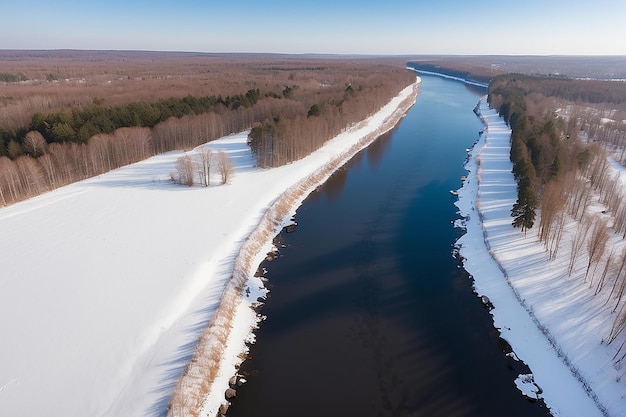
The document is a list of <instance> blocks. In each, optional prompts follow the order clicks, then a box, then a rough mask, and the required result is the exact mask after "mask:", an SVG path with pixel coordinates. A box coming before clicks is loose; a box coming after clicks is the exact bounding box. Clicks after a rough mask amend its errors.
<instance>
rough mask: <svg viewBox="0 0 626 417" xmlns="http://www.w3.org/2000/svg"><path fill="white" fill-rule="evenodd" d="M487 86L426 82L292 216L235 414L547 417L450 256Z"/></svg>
mask: <svg viewBox="0 0 626 417" xmlns="http://www.w3.org/2000/svg"><path fill="white" fill-rule="evenodd" d="M484 93H485V90H484V89H480V88H477V87H470V86H467V85H465V84H463V83H461V82H459V81H453V80H449V79H444V78H440V77H436V76H431V75H424V76H422V84H421V86H420V94H419V96H418V97H417V101H416V104H415V105H414V106H413V107H412V108H411V109H410V110H409V112H408V113H407V115H406V117H405V118H404V119H403V120H402V121H401V122H400V123H399V124H398V126H396V128H395V129H394V130H392V131H391V132H389V133H388V134H385V135H383V136H381V137H380V138H379V139H378V140H377V141H375V142H374V143H373V144H372V145H370V146H369V147H368V148H366V149H365V150H363V151H362V152H360V153H359V154H358V155H357V156H355V157H354V158H353V159H352V160H351V161H350V162H349V163H348V164H346V166H344V167H343V168H342V169H340V170H339V171H337V172H336V173H335V174H334V175H333V176H332V177H331V178H330V179H329V180H328V181H327V182H326V183H325V184H324V185H323V186H322V187H320V188H319V189H318V190H317V191H315V192H314V193H312V194H311V195H310V196H309V197H308V198H307V199H306V200H305V201H304V203H303V205H302V206H301V207H300V208H299V209H298V212H297V214H296V218H295V221H296V222H297V228H296V229H295V231H293V232H291V233H287V232H286V231H284V232H283V233H281V234H280V235H279V236H278V237H277V242H278V245H279V246H280V251H279V257H278V258H277V259H275V260H273V261H271V262H265V263H264V264H263V265H262V266H263V267H264V268H266V269H267V271H268V272H267V274H266V278H267V279H268V287H269V289H270V293H269V297H268V299H267V300H266V303H265V304H264V305H263V306H262V307H261V308H260V309H259V312H260V313H261V314H263V315H265V316H267V319H266V320H265V321H264V322H263V323H262V324H261V326H260V328H259V329H258V330H257V332H256V338H257V341H256V343H255V344H254V345H252V346H251V352H250V355H249V357H248V358H247V359H246V361H245V362H244V363H243V364H242V367H241V369H240V372H241V374H243V375H244V376H245V378H246V380H247V382H246V383H245V384H244V385H243V386H242V387H241V388H239V389H238V391H237V396H236V398H234V399H233V401H232V405H231V407H230V409H229V410H228V415H229V416H230V417H239V416H272V417H276V416H321V415H323V416H360V417H365V416H450V417H456V416H459V417H460V416H481V417H489V416H524V417H533V416H549V415H550V413H549V412H548V411H547V409H546V407H545V405H544V404H543V403H542V402H531V401H529V400H527V399H525V398H524V397H523V396H522V395H521V393H520V392H519V391H518V390H517V388H516V387H515V384H514V380H515V379H516V377H517V376H518V375H519V374H520V373H528V372H529V371H528V369H526V367H525V365H524V364H523V363H520V362H517V361H515V360H514V359H513V358H512V357H511V355H507V352H508V346H507V345H506V342H504V341H503V340H502V339H500V338H499V336H498V332H497V331H496V330H495V329H494V327H493V322H492V319H491V316H490V315H489V312H488V310H487V309H486V308H485V307H484V306H483V305H482V303H481V302H480V300H479V299H478V298H477V297H476V295H475V294H474V293H473V291H472V281H471V278H470V277H469V276H468V274H467V273H466V272H465V271H464V270H463V269H462V267H461V265H460V262H459V260H458V259H456V258H455V257H454V256H453V249H454V247H453V246H454V242H455V240H456V239H457V237H458V235H459V233H462V232H460V231H459V230H457V229H455V228H454V225H453V222H454V220H455V219H456V218H458V214H457V211H456V207H455V206H454V199H455V197H454V196H452V195H451V194H450V192H449V191H450V190H455V189H457V188H459V187H460V185H461V179H460V177H461V176H463V175H464V174H465V170H464V169H463V162H464V160H465V158H466V151H465V149H466V148H469V147H471V146H472V145H473V143H474V142H475V141H476V140H477V138H478V134H479V131H480V130H481V129H482V127H483V126H482V125H481V123H480V122H479V120H478V118H477V117H476V116H475V115H474V113H473V112H472V109H473V108H474V106H475V105H476V103H477V102H478V99H479V97H480V96H481V95H482V94H484Z"/></svg>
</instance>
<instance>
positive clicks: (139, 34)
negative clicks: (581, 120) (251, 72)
mask: <svg viewBox="0 0 626 417" xmlns="http://www.w3.org/2000/svg"><path fill="white" fill-rule="evenodd" d="M0 49H140V50H159V51H202V52H278V53H356V54H514V55H517V54H562V55H577V54H581V55H602V54H611V55H626V1H624V0H582V1H580V0H579V1H572V0H569V1H564V0H554V1H552V0H526V1H524V2H509V1H506V0H497V1H495V0H482V1H481V0H478V1H468V0H433V1H430V2H424V1H421V0H377V1H370V0H361V1H359V2H357V1H341V0H333V1H329V0H316V1H313V0H309V1H300V0H292V1H283V0H276V1H267V0H257V1H255V0H223V1H212V0H204V1H203V0H178V1H163V0H152V1H148V0H138V1H133V0H99V1H92V0H80V1H79V0H55V1H50V0H48V1H45V0H29V1H26V2H19V1H16V0H0Z"/></svg>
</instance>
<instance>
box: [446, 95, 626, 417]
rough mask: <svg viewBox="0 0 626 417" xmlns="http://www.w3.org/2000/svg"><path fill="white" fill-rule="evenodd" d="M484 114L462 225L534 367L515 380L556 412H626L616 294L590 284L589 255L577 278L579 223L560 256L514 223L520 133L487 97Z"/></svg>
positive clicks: (467, 248) (481, 283)
mask: <svg viewBox="0 0 626 417" xmlns="http://www.w3.org/2000/svg"><path fill="white" fill-rule="evenodd" d="M480 110H481V113H482V115H483V118H484V120H485V122H486V124H487V128H486V130H485V133H484V134H483V135H481V138H480V140H479V141H478V142H477V144H476V145H475V146H474V148H473V149H472V151H471V152H470V154H469V158H468V162H467V169H468V171H469V174H468V176H467V180H466V181H465V183H464V185H463V187H462V188H461V190H459V199H458V202H457V206H458V207H459V211H460V214H461V215H462V216H463V217H466V220H465V221H462V222H459V223H460V225H463V224H464V226H465V227H466V228H467V233H466V234H465V235H464V236H462V237H461V238H460V239H459V241H458V244H459V245H460V254H461V256H462V257H463V258H464V266H465V269H466V270H467V271H468V272H469V273H470V274H471V275H472V276H473V278H474V281H475V284H474V285H475V288H476V291H477V293H478V294H479V295H486V296H487V297H488V298H489V299H490V301H491V302H492V303H493V305H494V306H495V308H494V309H493V310H491V313H492V315H493V318H494V324H495V326H496V328H498V329H499V330H500V332H501V334H502V337H503V338H504V339H505V340H507V341H508V342H509V343H510V345H511V346H512V348H513V350H514V352H515V354H516V355H517V357H518V358H519V359H521V360H523V361H524V362H525V363H527V364H528V365H529V367H530V369H531V370H532V375H525V376H520V377H519V378H518V379H517V380H516V381H515V383H516V384H517V385H518V387H519V388H520V389H521V390H522V391H523V392H525V393H526V395H528V396H529V397H534V396H537V395H538V396H539V397H541V398H543V399H544V400H545V402H546V404H547V405H548V407H549V408H550V409H551V411H552V413H553V415H555V416H562V417H574V416H580V417H593V416H601V415H606V416H615V417H616V416H624V415H626V398H625V396H626V384H625V381H624V380H623V379H622V377H623V374H624V370H623V369H622V370H620V369H619V366H615V364H614V361H613V359H612V358H613V356H614V354H615V352H616V350H617V348H618V347H619V346H620V345H621V344H622V342H623V341H624V340H625V338H624V335H622V336H621V337H620V338H619V339H618V340H616V341H614V342H613V344H611V345H607V344H606V343H604V342H603V339H604V338H607V337H608V333H609V331H610V325H611V324H612V322H613V320H614V314H611V312H610V309H611V307H609V306H603V304H604V301H605V300H606V296H602V297H600V296H596V297H594V296H593V290H592V289H590V288H589V285H588V284H586V283H584V282H583V279H584V274H585V266H586V259H582V258H584V257H583V256H581V259H579V260H577V263H576V268H575V270H574V273H573V274H572V276H571V277H570V276H568V274H567V265H568V257H569V253H570V240H571V236H572V234H573V233H574V230H575V224H573V222H570V223H569V224H568V226H566V231H565V233H564V237H563V240H562V244H561V249H560V250H559V253H558V257H557V259H556V260H554V261H551V262H550V261H549V259H548V256H547V254H546V251H545V248H544V245H543V244H542V243H541V242H539V241H538V238H537V235H536V229H531V230H530V231H529V232H528V233H527V235H526V236H524V234H523V233H521V232H520V230H519V229H514V228H513V226H512V225H511V216H510V211H511V208H512V206H513V203H515V200H516V198H517V194H516V183H515V180H514V178H513V174H512V173H511V169H512V164H511V162H510V159H509V149H510V144H509V138H510V133H511V132H510V130H509V128H508V127H507V126H506V124H505V123H504V122H503V120H502V119H501V118H500V117H499V116H498V114H497V113H496V111H494V110H492V109H489V108H488V106H487V105H486V102H485V101H484V100H483V102H482V103H481V107H480ZM538 387H539V388H540V390H538ZM537 391H539V392H538V393H537Z"/></svg>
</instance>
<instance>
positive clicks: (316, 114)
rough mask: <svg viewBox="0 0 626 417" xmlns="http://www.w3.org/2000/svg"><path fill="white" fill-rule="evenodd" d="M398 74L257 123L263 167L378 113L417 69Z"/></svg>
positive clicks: (253, 140)
mask: <svg viewBox="0 0 626 417" xmlns="http://www.w3.org/2000/svg"><path fill="white" fill-rule="evenodd" d="M408 75H409V76H404V77H398V78H381V77H374V78H373V79H370V80H364V82H363V83H360V84H358V85H353V84H354V83H351V84H348V85H347V86H346V87H345V89H344V90H343V92H342V93H341V95H340V96H339V97H336V96H335V97H332V98H330V99H322V100H319V102H316V103H314V104H312V105H311V106H310V107H308V108H306V107H301V108H300V111H299V112H297V113H296V114H294V115H293V116H291V117H283V116H281V117H274V118H269V119H266V120H264V121H263V122H260V123H255V124H254V125H253V126H252V129H251V131H250V134H249V135H248V143H249V144H250V146H251V148H252V151H253V152H254V154H255V156H256V158H257V165H258V166H260V167H264V168H265V167H275V166H280V165H284V164H287V163H290V162H293V161H295V160H298V159H300V158H303V157H304V156H306V155H308V154H310V153H311V152H313V151H315V150H317V149H319V148H320V147H321V146H322V145H323V144H324V143H325V142H326V141H327V140H329V139H330V138H332V137H334V136H336V135H338V134H339V133H341V131H342V130H344V129H345V128H346V127H348V126H350V125H352V124H354V123H357V122H359V121H361V120H363V119H365V118H367V117H368V116H370V115H372V114H374V113H375V112H376V111H377V110H379V109H380V108H381V107H382V106H384V105H385V104H386V103H387V102H388V101H389V100H390V99H391V97H393V96H395V95H397V94H398V93H399V92H400V91H401V90H402V89H403V88H404V87H406V86H407V85H409V84H410V83H411V82H412V81H413V80H414V75H413V73H411V74H408Z"/></svg>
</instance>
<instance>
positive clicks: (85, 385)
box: [0, 83, 417, 417]
mask: <svg viewBox="0 0 626 417" xmlns="http://www.w3.org/2000/svg"><path fill="white" fill-rule="evenodd" d="M416 86H417V83H416V84H415V85H412V86H409V87H407V88H406V89H405V90H403V91H402V92H401V93H400V94H399V95H398V96H397V97H395V98H394V99H393V100H391V102H390V103H389V104H388V105H387V106H385V107H383V108H382V109H381V110H380V111H379V112H378V113H377V114H375V115H374V116H372V117H370V118H369V119H367V120H366V121H364V122H362V123H361V124H359V125H358V126H355V127H354V128H352V129H350V130H348V131H346V132H345V133H344V134H342V135H340V136H338V137H337V138H335V139H333V140H332V141H330V142H329V143H328V145H327V146H325V147H324V148H323V149H320V150H319V151H317V152H315V153H314V154H313V155H311V156H309V157H307V158H304V159H302V160H301V161H298V162H295V163H293V164H290V165H287V166H284V167H280V168H275V169H269V170H261V169H257V168H255V167H254V159H253V157H252V155H251V154H250V150H249V147H248V146H247V145H246V136H247V135H246V132H244V133H240V134H237V135H233V136H230V137H227V138H224V139H221V140H219V141H215V142H211V143H210V144H209V145H208V146H210V147H211V148H213V149H215V150H216V151H219V150H222V151H224V152H226V153H227V154H229V156H230V158H231V160H232V161H233V162H234V165H235V174H234V177H233V179H232V183H231V184H230V185H224V186H211V187H208V188H205V187H200V186H198V187H191V188H187V187H181V186H178V185H174V184H172V183H171V182H170V181H169V177H170V173H171V172H173V171H174V170H175V161H176V159H177V158H178V157H179V156H180V155H181V153H180V152H171V153H167V154H163V155H159V156H156V157H153V158H150V159H148V160H146V161H143V162H140V163H137V164H134V165H131V166H127V167H124V168H120V169H117V170H115V171H112V172H109V173H107V174H104V175H101V176H99V177H97V178H92V179H89V180H86V181H82V182H79V183H75V184H72V185H69V186H67V187H63V188H61V189H58V190H55V191H53V192H50V193H47V194H45V195H41V196H39V197H36V198H33V199H30V200H27V201H24V202H21V203H19V204H15V205H13V206H10V207H5V208H2V209H0V236H2V239H0V263H1V265H2V272H1V273H0V334H1V335H2V343H0V357H1V358H2V359H1V361H2V363H1V365H0V415H2V416H19V415H24V416H25V415H46V416H52V417H54V416H63V417H65V416H123V417H133V416H161V415H163V414H164V413H165V410H166V408H167V404H168V402H169V399H170V396H171V393H172V390H173V389H174V386H175V385H176V383H177V381H178V380H179V377H180V376H181V374H182V373H183V372H184V371H185V368H186V366H187V364H188V363H189V361H190V359H191V356H192V354H193V352H194V349H195V347H196V341H197V340H198V338H199V336H200V334H201V333H202V331H203V330H204V329H205V328H206V326H207V324H208V323H209V321H210V319H211V317H213V315H214V314H215V312H216V310H217V308H218V307H219V304H220V300H221V297H222V293H223V291H224V288H225V287H226V285H227V283H228V282H229V279H230V277H231V276H232V274H233V264H234V260H235V258H236V256H237V254H238V253H239V249H240V248H241V246H242V244H243V243H244V242H245V240H246V238H247V237H248V236H249V235H250V233H251V231H252V230H254V229H255V227H256V226H257V225H258V224H259V222H260V220H261V218H262V216H263V214H264V213H265V212H266V211H267V210H268V209H269V208H270V207H272V206H273V204H274V203H275V201H276V199H277V197H279V196H280V195H282V194H283V193H284V192H285V190H287V189H289V188H290V187H292V186H294V184H297V183H298V181H299V180H300V179H302V178H304V177H307V176H309V175H311V174H313V173H315V172H317V171H318V170H320V168H321V167H325V166H327V164H328V163H329V162H331V161H334V160H336V159H337V156H338V155H345V153H346V150H349V149H351V148H353V147H354V146H355V144H358V143H360V142H361V140H362V139H363V138H365V137H370V136H371V135H372V134H373V133H374V132H378V131H379V128H380V126H381V125H385V126H386V125H388V124H389V121H390V120H396V121H397V119H398V117H399V116H398V108H399V107H400V106H401V104H403V103H404V104H406V102H407V101H406V100H409V101H411V100H414V99H415V93H416ZM390 127H391V126H388V128H390ZM294 209H295V207H294ZM253 290H254V288H253ZM244 304H245V303H242V305H244ZM239 312H252V310H251V309H245V308H241V309H239V310H238V317H239ZM241 315H242V317H239V318H238V319H237V320H236V323H235V326H234V329H235V331H237V332H240V333H239V334H233V335H231V336H232V337H231V338H230V339H229V340H230V342H232V346H231V347H229V349H228V351H227V352H226V353H225V357H231V356H233V355H234V356H236V354H238V353H239V352H241V348H242V346H243V344H244V341H245V340H246V338H248V337H249V324H250V323H251V322H253V321H254V320H255V319H256V318H255V317H254V314H253V313H248V316H245V313H241ZM240 322H242V323H244V324H245V323H248V327H246V326H245V325H244V326H240V325H239V324H238V323H240ZM230 342H229V343H230ZM234 352H236V353H234ZM229 355H231V356H229ZM226 362H228V361H226ZM231 365H232V362H231ZM221 395H223V390H222V394H221ZM222 398H223V396H222ZM207 407H209V408H210V404H209V405H207Z"/></svg>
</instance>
